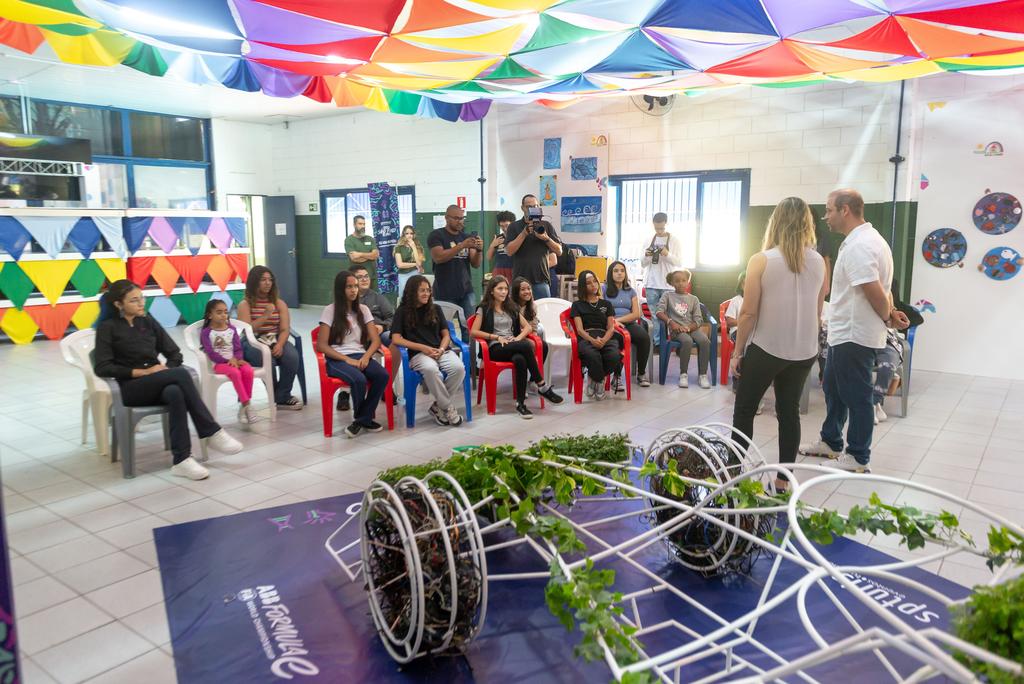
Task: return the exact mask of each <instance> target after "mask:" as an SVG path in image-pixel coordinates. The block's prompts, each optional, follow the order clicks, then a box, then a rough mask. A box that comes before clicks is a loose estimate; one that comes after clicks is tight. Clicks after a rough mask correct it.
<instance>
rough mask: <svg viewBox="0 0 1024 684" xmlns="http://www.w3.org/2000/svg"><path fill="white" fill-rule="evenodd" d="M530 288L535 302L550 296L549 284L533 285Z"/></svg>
mask: <svg viewBox="0 0 1024 684" xmlns="http://www.w3.org/2000/svg"><path fill="white" fill-rule="evenodd" d="M530 287H531V288H533V298H534V299H535V300H536V299H544V298H545V297H550V296H551V283H533V284H532V285H531V286H530Z"/></svg>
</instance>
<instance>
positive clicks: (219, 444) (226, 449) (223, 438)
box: [206, 429, 242, 454]
mask: <svg viewBox="0 0 1024 684" xmlns="http://www.w3.org/2000/svg"><path fill="white" fill-rule="evenodd" d="M206 443H207V445H209V446H210V447H212V448H214V449H216V450H217V451H219V452H220V453H222V454H237V453H238V452H239V451H241V450H242V443H241V442H239V441H238V440H237V439H235V438H234V437H232V436H231V435H229V434H228V433H227V432H225V431H224V430H223V429H221V430H218V431H217V432H215V433H214V434H213V435H212V436H210V437H209V438H207V440H206Z"/></svg>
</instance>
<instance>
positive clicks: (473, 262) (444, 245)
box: [403, 204, 484, 319]
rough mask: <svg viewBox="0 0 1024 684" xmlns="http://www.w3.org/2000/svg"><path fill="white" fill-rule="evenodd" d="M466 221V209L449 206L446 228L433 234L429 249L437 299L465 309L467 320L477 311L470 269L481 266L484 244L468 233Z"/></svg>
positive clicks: (446, 215)
mask: <svg viewBox="0 0 1024 684" xmlns="http://www.w3.org/2000/svg"><path fill="white" fill-rule="evenodd" d="M465 221H466V210H465V209H463V208H462V207H460V206H458V205H457V204H452V205H449V207H448V208H447V209H446V210H445V212H444V228H438V229H437V230H434V231H433V232H431V233H430V237H428V238H427V249H429V250H430V258H431V260H432V261H433V262H434V298H435V299H437V300H439V301H442V302H451V303H452V304H457V305H458V306H460V307H462V311H463V312H464V313H465V314H466V318H467V319H468V318H469V317H470V316H472V315H473V311H475V310H476V294H475V293H474V292H473V279H472V277H471V276H470V267H474V268H479V267H480V262H481V261H483V249H484V241H483V240H481V239H480V236H478V235H477V234H476V233H475V232H474V233H472V234H467V233H466V231H465V229H464V226H465ZM409 282H411V279H410V281H409ZM403 292H404V291H403Z"/></svg>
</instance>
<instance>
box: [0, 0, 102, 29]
mask: <svg viewBox="0 0 1024 684" xmlns="http://www.w3.org/2000/svg"><path fill="white" fill-rule="evenodd" d="M0 17H3V18H4V19H10V20H11V21H17V22H20V23H22V24H34V25H36V26H46V25H48V24H78V25H79V26H86V27H88V28H100V27H102V26H103V24H101V23H100V22H98V21H96V20H95V19H90V18H89V17H83V16H82V15H80V14H72V13H71V12H64V11H62V10H57V9H51V8H49V7H43V6H41V5H36V4H35V3H32V2H25V1H24V0H3V2H2V3H0Z"/></svg>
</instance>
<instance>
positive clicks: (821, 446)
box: [800, 440, 840, 459]
mask: <svg viewBox="0 0 1024 684" xmlns="http://www.w3.org/2000/svg"><path fill="white" fill-rule="evenodd" d="M800 453H801V454H803V455H804V456H818V457H820V458H831V459H837V458H839V456H840V453H839V452H838V451H833V450H832V447H830V446H829V445H828V444H825V442H822V441H821V440H818V441H817V442H816V443H814V444H801V445H800Z"/></svg>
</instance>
